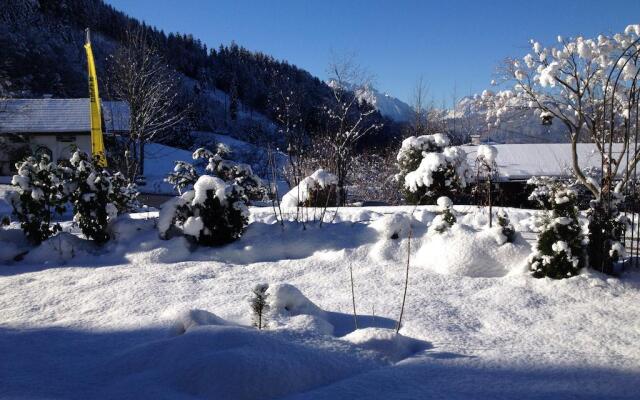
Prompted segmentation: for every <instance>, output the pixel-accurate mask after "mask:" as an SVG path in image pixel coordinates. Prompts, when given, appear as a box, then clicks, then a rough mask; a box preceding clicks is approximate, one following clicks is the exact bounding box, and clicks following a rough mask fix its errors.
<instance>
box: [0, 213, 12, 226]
mask: <svg viewBox="0 0 640 400" xmlns="http://www.w3.org/2000/svg"><path fill="white" fill-rule="evenodd" d="M9 225H11V217H9V216H8V215H3V216H2V217H0V227H5V226H9Z"/></svg>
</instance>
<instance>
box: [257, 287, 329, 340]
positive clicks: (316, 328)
mask: <svg viewBox="0 0 640 400" xmlns="http://www.w3.org/2000/svg"><path fill="white" fill-rule="evenodd" d="M266 293H267V303H268V305H269V314H268V315H267V324H268V325H269V326H270V327H271V328H275V329H289V330H294V331H298V332H300V331H306V332H314V333H320V334H323V335H333V332H334V326H333V325H332V324H331V323H330V322H328V320H327V317H328V316H327V313H326V312H325V311H324V310H322V309H321V308H320V307H318V306H317V305H315V304H314V303H313V302H312V301H311V300H309V299H308V298H306V297H305V295H303V294H302V292H300V290H298V288H296V287H295V286H293V285H289V284H287V283H280V284H275V285H272V286H269V289H267V292H266Z"/></svg>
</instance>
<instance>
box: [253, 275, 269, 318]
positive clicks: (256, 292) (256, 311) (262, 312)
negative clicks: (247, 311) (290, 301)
mask: <svg viewBox="0 0 640 400" xmlns="http://www.w3.org/2000/svg"><path fill="white" fill-rule="evenodd" d="M267 289H269V285H268V284H266V283H261V284H258V285H256V286H255V287H254V288H253V290H252V292H253V297H252V298H251V311H252V313H253V315H252V319H253V326H255V327H256V328H258V329H262V328H263V327H264V326H266V323H265V322H266V321H265V317H266V313H267V312H268V311H269V304H268V303H267V297H269V294H267Z"/></svg>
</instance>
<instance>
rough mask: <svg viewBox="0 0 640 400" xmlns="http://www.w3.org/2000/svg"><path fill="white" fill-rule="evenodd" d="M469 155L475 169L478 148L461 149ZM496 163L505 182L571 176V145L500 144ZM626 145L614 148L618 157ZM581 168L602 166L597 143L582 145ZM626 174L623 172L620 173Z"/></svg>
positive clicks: (468, 160)
mask: <svg viewBox="0 0 640 400" xmlns="http://www.w3.org/2000/svg"><path fill="white" fill-rule="evenodd" d="M461 147H462V148H463V149H464V151H465V152H466V153H467V162H468V163H469V165H470V166H471V168H475V161H476V157H477V150H478V146H461ZM494 147H495V148H496V149H497V150H498V155H497V158H496V163H497V164H498V179H500V180H503V181H509V180H512V181H513V180H523V179H529V178H530V177H532V176H557V177H570V176H571V165H572V158H571V143H536V144H533V143H529V144H497V145H494ZM621 149H622V144H621V143H618V144H615V143H614V146H613V155H614V157H615V156H617V155H619V154H620V151H621ZM577 152H578V162H579V164H580V167H581V168H583V169H585V168H588V167H595V168H600V167H601V157H600V153H599V152H598V150H597V148H596V145H595V144H593V143H578V145H577ZM620 172H622V171H620Z"/></svg>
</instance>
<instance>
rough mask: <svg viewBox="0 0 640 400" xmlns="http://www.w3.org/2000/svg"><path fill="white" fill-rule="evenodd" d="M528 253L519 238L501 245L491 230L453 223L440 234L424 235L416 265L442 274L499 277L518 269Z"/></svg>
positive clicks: (527, 248)
mask: <svg viewBox="0 0 640 400" xmlns="http://www.w3.org/2000/svg"><path fill="white" fill-rule="evenodd" d="M454 250H455V251H454ZM530 252H531V248H530V246H529V244H528V243H526V242H525V241H524V240H522V239H517V240H516V241H515V242H514V243H504V244H502V245H500V244H498V242H497V241H496V237H495V232H494V231H492V230H481V231H477V230H475V229H473V228H471V227H470V226H466V225H462V224H454V225H453V226H452V227H451V229H449V230H447V231H445V232H443V233H442V234H428V235H426V237H425V241H424V243H423V245H422V247H420V249H419V250H418V252H417V254H416V257H415V264H416V265H419V266H421V267H424V268H426V269H428V270H431V271H433V272H436V273H439V274H443V275H456V276H469V277H501V276H505V275H507V274H508V273H510V272H512V271H514V270H519V269H520V266H521V265H522V264H523V263H524V262H526V259H527V257H528V255H529V254H530Z"/></svg>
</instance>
